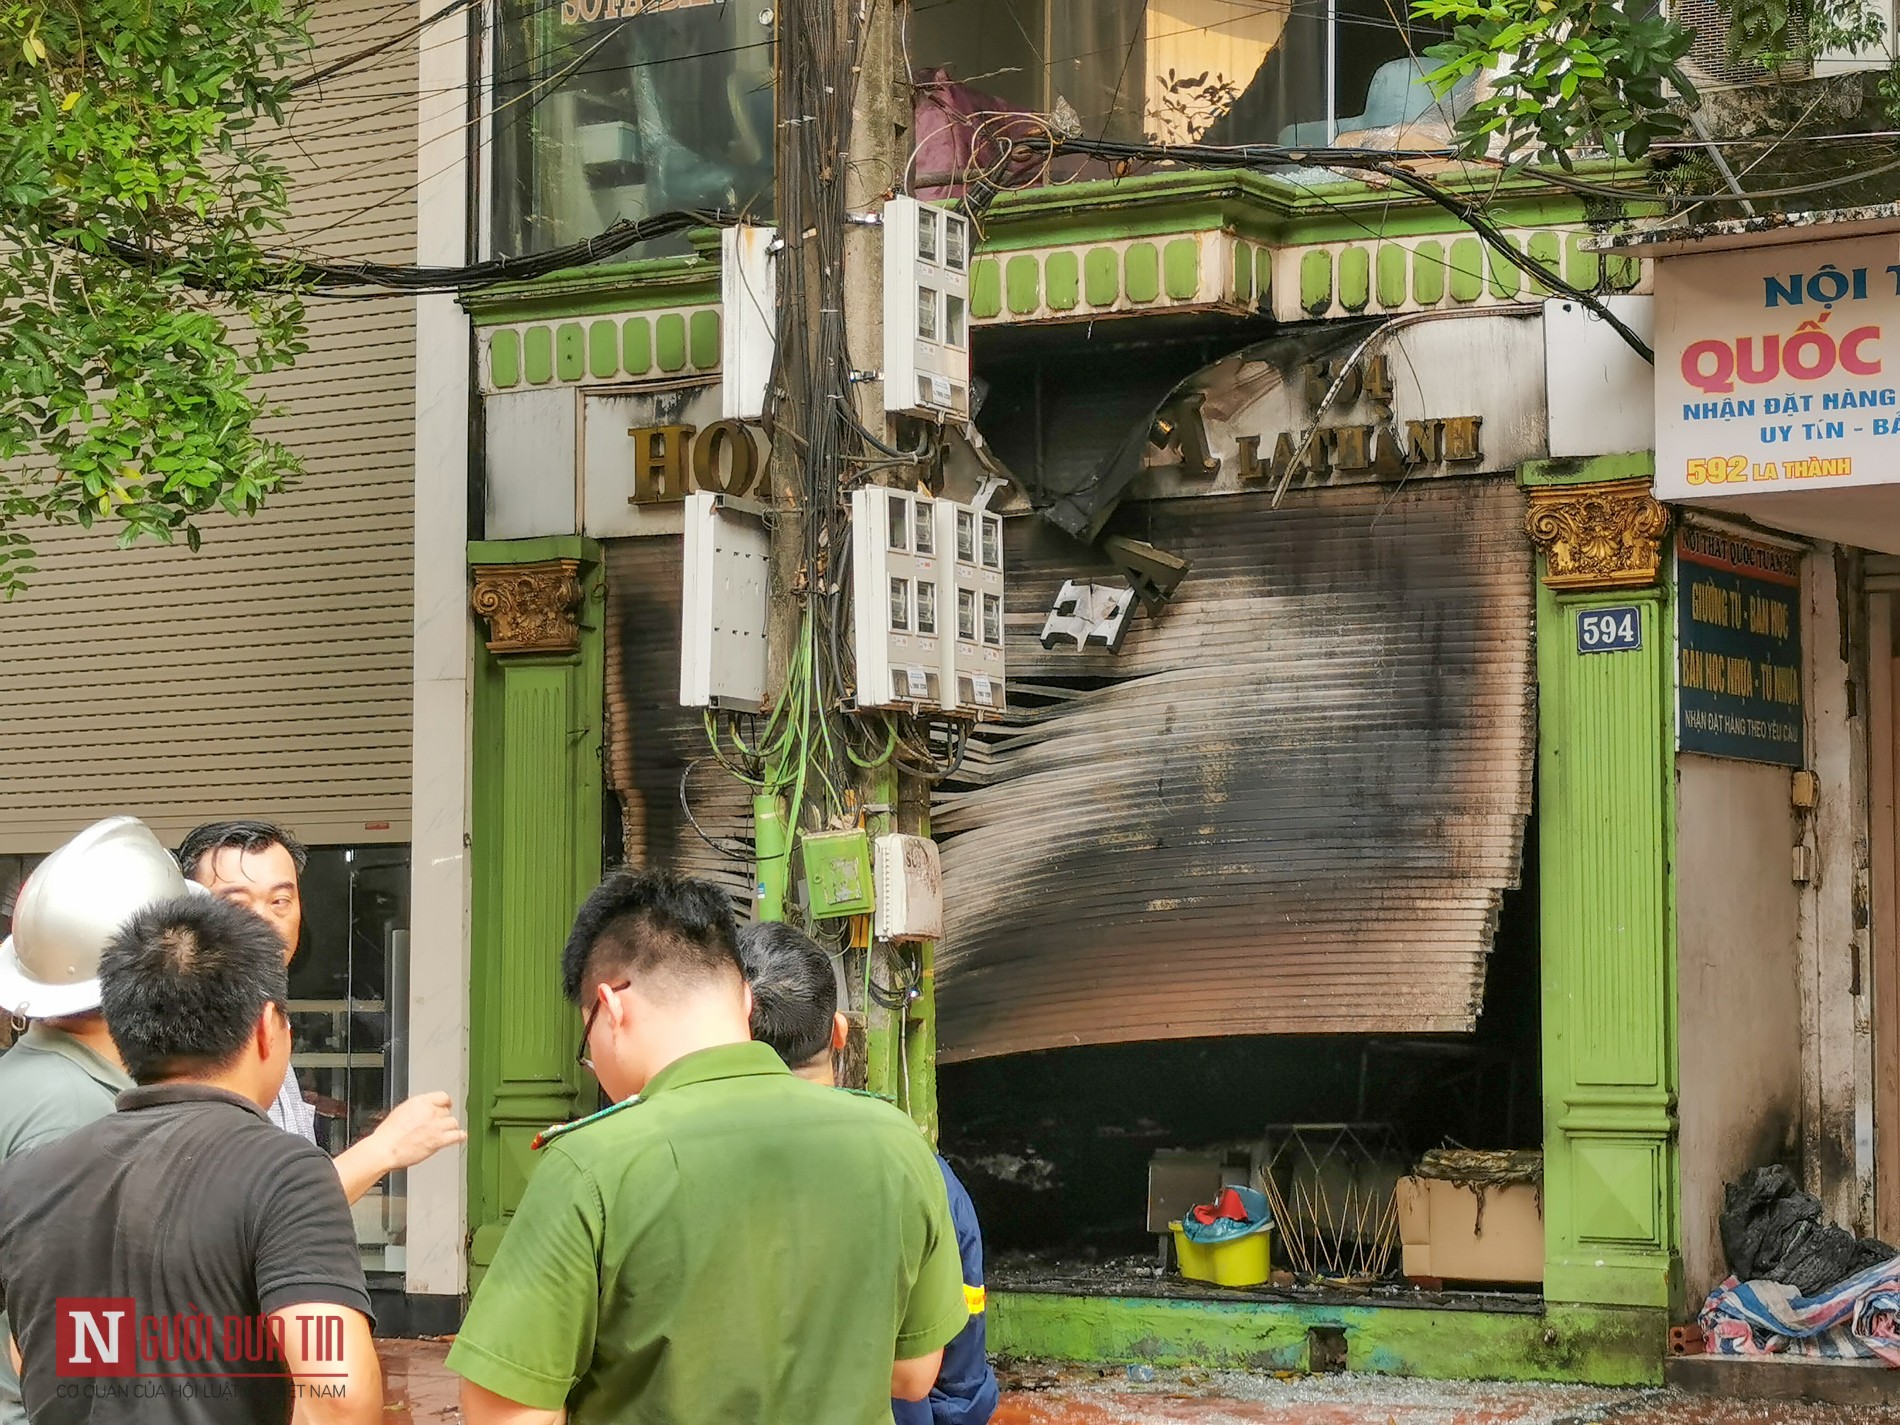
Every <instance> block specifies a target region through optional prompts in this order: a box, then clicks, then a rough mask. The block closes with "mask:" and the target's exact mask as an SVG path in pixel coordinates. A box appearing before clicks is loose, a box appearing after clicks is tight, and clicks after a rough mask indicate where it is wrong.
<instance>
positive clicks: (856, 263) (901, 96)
mask: <svg viewBox="0 0 1900 1425" xmlns="http://www.w3.org/2000/svg"><path fill="white" fill-rule="evenodd" d="M840 3H841V4H842V5H844V6H845V7H846V9H847V10H848V9H852V8H857V9H858V10H859V13H860V14H862V15H863V16H864V20H863V23H864V27H865V34H864V45H863V50H862V53H861V56H860V65H859V72H858V76H857V80H858V87H857V99H856V102H855V104H854V105H853V108H852V114H851V143H850V149H849V155H850V156H849V159H848V162H847V165H846V179H845V195H846V199H845V201H846V203H847V204H848V205H849V208H850V211H851V213H852V215H853V216H854V217H861V216H863V215H866V214H871V213H876V212H878V211H879V210H880V209H881V208H882V206H883V201H884V199H885V198H886V197H888V196H890V195H892V194H894V193H896V192H897V191H899V189H900V187H901V186H902V183H903V178H904V169H905V166H906V161H907V160H908V158H909V150H910V143H909V133H910V125H911V85H910V75H909V73H908V72H906V70H905V68H904V64H903V55H902V46H901V45H900V44H899V42H898V23H899V15H898V11H897V6H898V4H900V3H902V0H840ZM884 237H885V234H884V229H883V227H882V225H871V224H865V223H858V222H854V223H853V224H852V225H851V226H850V227H849V228H848V229H847V230H846V233H845V271H846V274H847V280H846V283H845V331H846V335H847V338H848V341H849V347H850V352H851V365H852V367H853V369H854V370H857V371H877V372H881V371H882V369H883V366H884ZM852 393H853V396H854V398H855V403H856V408H857V417H858V421H859V423H860V424H861V425H863V426H864V428H865V429H866V430H868V431H870V432H871V433H872V434H873V435H875V436H876V437H877V438H878V439H879V440H881V441H883V442H884V443H885V444H887V445H891V444H895V441H894V440H893V438H892V437H893V435H894V432H893V430H892V427H891V422H890V418H889V417H888V416H887V415H886V413H885V411H884V383H883V381H882V380H877V381H862V382H858V383H856V384H855V385H854V386H853V387H852ZM871 478H872V481H873V482H874V483H877V484H898V483H900V482H902V475H901V472H900V471H899V470H898V469H896V468H888V469H884V470H879V471H875V472H873V474H872V477H871ZM860 796H861V798H862V800H863V801H864V802H865V803H866V804H867V805H873V806H882V807H887V808H889V809H890V810H888V811H884V812H880V813H878V814H876V815H874V816H872V817H870V818H868V819H867V824H868V826H869V828H870V831H871V834H872V835H873V836H877V835H880V834H882V833H884V832H887V831H906V832H910V833H913V834H917V835H922V834H926V833H927V832H928V830H929V808H930V789H929V787H928V785H926V784H925V783H924V782H923V781H921V780H920V779H918V778H914V777H908V776H904V775H903V774H901V773H899V772H898V770H897V769H896V767H895V766H884V767H880V768H877V769H876V770H875V771H873V772H871V773H869V774H867V775H866V776H865V777H864V778H863V786H862V790H861V792H860ZM919 953H920V955H921V965H922V971H923V973H922V978H921V980H920V982H919V984H918V997H917V998H916V999H915V1000H914V1001H912V1003H911V1004H910V1006H909V1007H908V1009H906V1010H890V1009H885V1008H883V1007H881V1006H879V1005H876V1004H867V1005H866V1006H865V1015H866V1019H865V1050H866V1064H865V1069H866V1073H865V1077H866V1087H868V1088H870V1089H871V1090H872V1091H873V1092H877V1093H884V1094H889V1095H890V1096H891V1097H893V1098H896V1099H898V1100H899V1101H900V1102H902V1103H904V1104H906V1105H907V1106H908V1107H909V1109H910V1112H911V1116H912V1117H913V1118H915V1119H916V1120H917V1121H918V1122H919V1123H920V1124H922V1125H923V1126H924V1127H925V1128H926V1129H927V1130H928V1131H929V1133H930V1135H931V1137H932V1139H933V1140H934V1139H935V1137H936V1133H937V1094H936V1074H935V1073H934V1071H933V1060H934V1059H935V1038H936V1035H935V1024H936V1014H935V989H934V967H933V961H934V954H933V947H931V946H928V945H925V946H922V947H920V950H919Z"/></svg>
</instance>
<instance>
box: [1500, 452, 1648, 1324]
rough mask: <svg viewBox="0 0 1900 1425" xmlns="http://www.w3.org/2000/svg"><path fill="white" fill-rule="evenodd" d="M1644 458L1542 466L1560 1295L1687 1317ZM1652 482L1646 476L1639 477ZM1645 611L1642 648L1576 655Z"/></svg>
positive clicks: (1543, 686)
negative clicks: (1593, 625)
mask: <svg viewBox="0 0 1900 1425" xmlns="http://www.w3.org/2000/svg"><path fill="white" fill-rule="evenodd" d="M1647 462H1648V457H1647V456H1637V457H1608V458H1605V459H1603V460H1598V461H1593V462H1589V463H1587V464H1583V465H1579V466H1576V467H1574V468H1568V469H1566V468H1562V467H1558V466H1556V465H1553V464H1546V465H1542V466H1534V467H1529V468H1527V470H1526V471H1525V475H1524V481H1525V483H1526V484H1527V485H1528V486H1529V487H1530V495H1531V513H1530V517H1529V519H1528V521H1527V529H1528V531H1529V533H1530V535H1531V537H1532V539H1533V540H1534V541H1535V542H1536V544H1537V545H1538V547H1539V551H1540V558H1539V561H1538V564H1539V576H1540V577H1539V587H1538V604H1537V674H1538V778H1539V812H1538V841H1539V856H1540V863H1539V895H1540V903H1541V907H1542V910H1541V914H1542V934H1541V945H1542V958H1543V1015H1544V1023H1543V1046H1544V1049H1543V1053H1544V1152H1545V1164H1544V1173H1545V1179H1544V1203H1545V1283H1544V1293H1545V1297H1546V1299H1547V1300H1549V1301H1550V1302H1552V1303H1553V1304H1555V1303H1587V1304H1590V1305H1595V1306H1611V1307H1626V1308H1641V1309H1645V1310H1647V1311H1649V1312H1652V1313H1653V1314H1654V1317H1655V1321H1656V1326H1655V1334H1656V1349H1657V1352H1658V1355H1659V1357H1660V1353H1661V1350H1662V1339H1661V1331H1662V1325H1663V1323H1664V1322H1665V1321H1666V1319H1667V1318H1666V1317H1665V1316H1664V1315H1663V1313H1664V1311H1665V1310H1667V1309H1673V1308H1675V1307H1677V1306H1678V1305H1679V1298H1680V1296H1681V1276H1682V1273H1681V1256H1680V1245H1679V1244H1680V1230H1679V1220H1678V1219H1679V1203H1680V1193H1679V1191H1678V1187H1677V1183H1678V1160H1677V1146H1678V1145H1677V1131H1676V1130H1677V1121H1676V1088H1677V1069H1676V980H1675V944H1674V926H1675V916H1674V911H1673V900H1672V896H1673V891H1672V883H1671V874H1670V847H1671V846H1672V844H1673V827H1672V823H1673V803H1674V799H1673V796H1672V794H1671V788H1672V781H1671V760H1672V751H1673V747H1672V742H1671V707H1670V689H1671V679H1670V670H1671V654H1672V650H1673V638H1672V621H1671V619H1670V618H1669V590H1668V588H1667V583H1666V579H1665V578H1664V576H1663V573H1662V570H1661V546H1662V538H1663V534H1664V532H1665V530H1666V528H1667V524H1668V515H1667V512H1666V511H1665V510H1664V509H1663V507H1662V506H1660V505H1659V504H1657V502H1656V501H1655V500H1654V499H1653V498H1652V497H1651V495H1650V489H1649V481H1648V479H1647V478H1646V471H1647ZM1637 469H1641V470H1643V471H1644V472H1645V475H1644V478H1640V479H1628V478H1605V477H1606V476H1608V477H1627V476H1628V475H1630V474H1631V473H1633V471H1635V470H1637ZM1606 606H1608V607H1634V608H1635V609H1637V610H1638V611H1639V614H1640V621H1641V626H1642V646H1641V647H1640V648H1637V649H1634V650H1630V651H1626V652H1601V653H1585V652H1580V651H1579V646H1578V637H1577V618H1578V615H1579V614H1580V613H1582V612H1585V611H1587V610H1590V609H1594V608H1601V607H1606Z"/></svg>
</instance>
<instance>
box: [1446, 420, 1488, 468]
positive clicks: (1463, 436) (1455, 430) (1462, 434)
mask: <svg viewBox="0 0 1900 1425" xmlns="http://www.w3.org/2000/svg"><path fill="white" fill-rule="evenodd" d="M1483 429H1484V417H1483V416H1452V417H1450V418H1449V419H1448V420H1446V421H1445V435H1444V454H1445V459H1446V461H1447V462H1463V461H1467V460H1482V459H1484V448H1483V446H1482V445H1481V444H1480V443H1479V436H1480V434H1481V433H1482V431H1483Z"/></svg>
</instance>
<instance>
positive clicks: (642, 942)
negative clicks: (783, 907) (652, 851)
mask: <svg viewBox="0 0 1900 1425" xmlns="http://www.w3.org/2000/svg"><path fill="white" fill-rule="evenodd" d="M744 974H745V971H744V969H743V967H742V966H741V965H740V964H739V924H738V921H737V920H735V919H734V917H733V914H732V902H731V901H729V900H728V899H727V898H726V893H725V892H724V891H722V890H720V889H719V887H717V886H714V885H711V884H709V883H707V882H705V881H695V880H692V879H690V878H689V877H686V876H678V875H675V874H673V873H672V872H671V871H657V870H639V871H619V872H616V873H615V874H613V875H611V876H609V877H607V879H606V880H604V881H602V882H601V883H600V884H599V885H598V886H596V887H595V888H594V891H593V894H591V895H590V896H588V897H587V900H586V902H585V903H584V904H583V905H582V906H581V908H580V912H579V914H577V915H576V916H575V917H574V930H573V933H572V934H570V935H569V936H568V937H567V947H566V948H565V949H564V950H563V951H562V952H561V990H562V992H563V993H564V994H566V995H567V998H568V1000H569V1002H570V1003H572V1004H576V1005H578V1004H580V1003H582V1001H583V1000H584V999H585V998H586V996H587V995H588V994H589V993H590V992H591V991H592V990H593V988H594V986H595V985H597V984H601V983H606V982H610V981H619V980H632V981H634V982H635V983H644V984H647V985H649V986H651V987H653V988H656V989H658V990H659V991H660V992H661V993H662V994H664V993H666V992H667V991H668V990H669V989H671V988H675V987H683V986H686V985H690V984H696V983H704V982H707V981H711V980H715V979H720V978H725V977H728V976H729V977H731V978H732V979H733V980H735V981H738V980H742V979H743V977H744Z"/></svg>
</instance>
